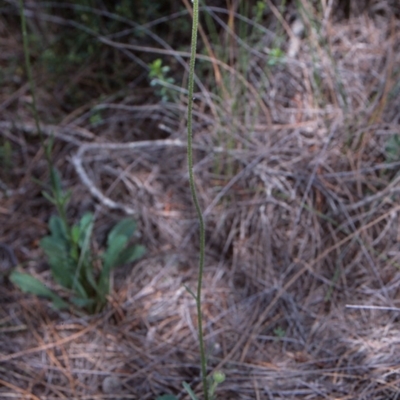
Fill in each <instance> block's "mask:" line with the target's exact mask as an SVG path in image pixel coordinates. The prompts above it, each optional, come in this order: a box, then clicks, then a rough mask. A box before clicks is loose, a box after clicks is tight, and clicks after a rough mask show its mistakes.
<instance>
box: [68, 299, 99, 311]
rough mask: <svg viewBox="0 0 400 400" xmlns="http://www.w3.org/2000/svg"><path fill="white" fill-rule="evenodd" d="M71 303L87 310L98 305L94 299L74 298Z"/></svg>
mask: <svg viewBox="0 0 400 400" xmlns="http://www.w3.org/2000/svg"><path fill="white" fill-rule="evenodd" d="M71 303H73V304H74V305H76V306H77V307H79V308H86V307H92V306H94V305H95V304H96V301H95V300H94V299H83V298H81V297H72V298H71Z"/></svg>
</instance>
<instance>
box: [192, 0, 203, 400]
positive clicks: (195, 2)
mask: <svg viewBox="0 0 400 400" xmlns="http://www.w3.org/2000/svg"><path fill="white" fill-rule="evenodd" d="M198 24H199V0H193V22H192V40H191V52H190V62H189V84H188V92H189V94H188V96H189V98H188V110H187V159H188V170H189V184H190V191H191V194H192V198H193V203H194V205H195V208H196V212H197V217H198V220H199V225H200V251H199V271H198V281H197V294H196V297H195V300H196V307H197V324H198V331H199V347H200V360H201V375H202V382H203V393H204V399H205V400H208V385H207V360H206V354H205V350H204V338H203V317H202V311H201V288H202V284H203V271H204V253H205V224H204V218H203V214H202V211H201V208H200V204H199V199H198V197H197V192H196V186H195V183H194V173H193V149H192V140H193V93H194V70H195V62H196V50H197V30H198Z"/></svg>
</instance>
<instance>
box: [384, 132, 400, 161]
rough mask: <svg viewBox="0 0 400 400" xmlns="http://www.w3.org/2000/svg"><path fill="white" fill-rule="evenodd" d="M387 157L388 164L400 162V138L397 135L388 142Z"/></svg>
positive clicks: (386, 147)
mask: <svg viewBox="0 0 400 400" xmlns="http://www.w3.org/2000/svg"><path fill="white" fill-rule="evenodd" d="M385 155H386V161H387V162H394V161H399V159H400V136H399V135H397V134H395V135H393V136H391V137H390V139H389V140H388V141H387V142H386V146H385Z"/></svg>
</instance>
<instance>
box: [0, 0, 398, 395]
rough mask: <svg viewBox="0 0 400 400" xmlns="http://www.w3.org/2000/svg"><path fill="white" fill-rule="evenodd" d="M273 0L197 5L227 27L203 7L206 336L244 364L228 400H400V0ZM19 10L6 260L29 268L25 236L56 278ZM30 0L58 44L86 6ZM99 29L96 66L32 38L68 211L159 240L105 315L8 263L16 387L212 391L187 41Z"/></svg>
mask: <svg viewBox="0 0 400 400" xmlns="http://www.w3.org/2000/svg"><path fill="white" fill-rule="evenodd" d="M239 3H240V4H241V2H238V4H239ZM267 3H268V7H269V8H268V9H265V10H261V11H262V13H263V14H262V15H261V16H260V18H259V19H257V18H256V17H255V16H254V15H253V19H252V20H244V19H243V18H240V15H243V12H244V11H246V10H245V7H244V8H240V7H238V8H236V9H235V5H234V4H231V3H230V2H228V6H226V7H225V9H221V8H216V7H214V8H212V7H211V8H206V9H203V10H202V13H204V15H205V13H208V15H209V16H211V21H214V22H213V23H214V24H215V26H216V27H217V29H215V32H214V33H212V32H213V31H212V29H210V25H207V24H209V23H210V21H207V20H204V21H202V24H203V27H204V28H206V27H207V30H206V31H205V32H206V33H205V34H204V36H203V34H200V39H201V43H199V46H200V49H201V56H200V57H199V59H198V63H197V73H198V81H197V86H196V96H195V108H194V117H195V123H194V143H195V175H196V185H197V188H198V191H199V196H200V203H201V207H202V210H203V212H204V216H205V221H206V230H207V234H206V242H207V245H206V268H205V274H204V283H203V296H204V298H203V313H204V333H205V341H206V348H207V354H208V363H209V371H210V372H211V371H213V370H217V369H218V370H222V371H223V372H224V373H225V374H226V377H227V379H226V381H225V382H224V383H223V384H221V385H220V386H219V387H218V391H217V398H219V399H241V400H242V399H243V400H244V399H257V400H258V399H283V398H285V399H292V398H293V399H322V398H325V399H374V400H375V399H397V398H399V396H400V389H399V387H400V384H399V382H400V370H399V354H400V339H399V337H400V336H399V319H398V316H399V311H400V310H399V306H400V302H399V295H400V293H399V288H400V270H399V266H400V252H399V238H400V225H399V222H400V221H399V216H400V214H399V212H400V205H399V204H400V203H399V194H398V192H399V187H400V186H399V175H398V169H399V166H400V125H399V119H400V98H399V91H400V68H399V65H400V20H399V18H398V15H397V14H396V12H397V13H398V10H397V9H396V4H395V3H393V2H390V1H384V0H381V1H370V2H369V6H368V8H366V9H364V8H363V9H362V10H358V8H357V7H355V6H354V4H353V8H354V9H352V10H350V11H348V12H349V15H344V14H343V15H340V13H338V14H335V13H334V12H333V9H332V4H333V3H331V2H325V1H322V0H321V1H320V2H314V3H315V4H314V3H313V4H314V5H313V7H312V6H311V5H310V3H311V2H307V1H305V0H302V1H300V2H299V3H301V6H299V7H298V8H296V7H295V5H293V4H291V3H290V4H289V5H288V6H287V9H283V8H282V7H278V6H277V7H275V6H274V5H273V3H272V2H271V3H270V2H267ZM15 4H16V3H15V2H12V1H10V2H9V3H7V6H5V7H4V9H2V11H1V12H2V14H1V18H0V32H1V35H0V48H1V49H2V52H1V54H0V62H1V68H2V75H1V79H2V85H1V87H0V110H1V113H0V140H1V142H0V145H1V147H0V162H1V167H0V184H1V188H0V189H1V193H0V242H1V243H2V244H4V245H6V247H5V246H2V248H1V250H3V251H2V253H4V255H3V260H2V261H1V260H0V262H1V263H2V264H1V269H0V272H2V274H3V275H7V274H9V272H10V271H11V269H12V268H14V267H15V265H13V264H15V262H13V260H12V259H10V254H9V250H11V251H12V252H13V254H15V257H16V259H17V261H18V266H17V267H16V268H17V269H18V270H19V271H22V270H24V271H25V272H29V273H30V274H32V275H33V276H35V277H37V278H38V279H40V280H41V281H42V282H44V283H45V284H46V285H47V286H48V287H50V288H52V289H54V290H55V291H59V290H60V288H58V287H57V285H56V284H55V283H54V281H53V279H52V277H51V274H50V271H49V267H48V264H47V261H46V257H45V255H44V253H43V251H42V250H41V247H40V239H41V238H42V237H43V236H45V235H46V234H47V233H48V221H49V218H50V216H51V215H54V214H55V213H56V211H55V208H54V206H53V205H52V204H50V203H49V201H48V200H47V199H46V198H44V197H43V195H42V191H43V190H48V182H49V174H48V167H47V164H46V160H45V157H44V152H43V148H42V147H41V144H40V140H39V137H38V134H37V130H36V128H35V124H34V120H33V117H32V112H31V108H32V107H31V105H32V96H31V93H30V89H29V84H28V83H27V77H26V73H25V72H24V64H23V51H22V37H21V34H20V30H19V19H18V18H17V15H18V13H17V9H16V8H15ZM35 4H36V5H37V4H39V3H35V2H32V4H29V5H28V6H29V8H28V9H27V17H28V28H29V29H30V32H32V31H33V32H36V33H35V34H36V35H38V37H42V38H50V39H51V40H53V39H54V37H58V36H57V35H58V34H59V32H58V31H57V30H56V28H54V26H55V25H56V24H57V23H59V24H60V26H63V25H62V24H63V23H64V22H63V21H67V20H68V18H69V19H71V20H72V17H71V15H68V16H66V17H65V18H66V19H65V20H62V21H61V22H62V23H61V22H60V20H56V19H55V18H52V19H51V18H47V17H46V16H49V15H50V16H51V14H46V10H45V9H44V8H43V9H42V8H40V7H39V8H37V7H36V6H35ZM182 4H186V2H182ZM186 5H189V2H187V4H186ZM13 7H14V8H13ZM221 7H222V6H221ZM224 10H225V11H224ZM226 10H228V11H229V13H228V17H227V13H226ZM175 11H178V10H174V12H175ZM248 11H249V10H248ZM361 11H362V12H361ZM249 12H250V11H249ZM235 13H236V14H235ZM241 13H242V14H241ZM54 15H55V14H54ZM54 15H53V17H54ZM229 16H230V17H229ZM346 17H348V18H346ZM46 18H47V19H46ZM174 18H175V19H174ZM168 19H169V20H170V21H176V24H177V25H178V23H179V24H181V25H179V26H181V27H184V26H185V25H184V24H185V23H187V19H188V15H187V13H185V12H184V9H183V11H182V13H181V14H179V15H178V16H176V15H175V14H172V10H171V14H169V15H168ZM82 20H83V21H88V19H87V18H86V19H84V18H83V19H82ZM57 21H58V22H57ZM89 21H91V22H93V21H92V20H91V19H89ZM46 24H47V25H46ZM52 24H54V25H52ZM49 26H50V27H51V29H50V28H49ZM57 26H58V25H57ZM141 26H142V27H145V28H146V29H152V28H154V27H155V26H156V24H154V25H152V24H151V23H149V22H147V23H146V24H145V23H142V25H141ZM75 28H76V27H75ZM75 28H74V29H75ZM46 29H48V30H49V32H50V33H48V34H47V33H46V34H44V33H43V32H46ZM57 29H58V28H57ZM76 29H77V32H80V31H79V27H78V28H76ZM154 29H155V28H154ZM182 29H183V28H182ZM233 31H234V32H236V33H235V34H233V33H232V32H233ZM73 32H75V31H73ZM121 32H122V28H121ZM157 32H158V31H157ZM207 32H208V33H207ZM210 32H211V33H210ZM40 35H42V36H40ZM46 35H47V36H46ZM53 35H54V37H53ZM96 35H97V36H96ZM96 35H95V38H96V41H94V42H93V43H94V44H93V49H94V50H93V49H92V50H90V49H88V48H87V47H85V49H84V50H85V52H87V54H88V59H87V60H85V59H84V58H79V57H82V54H81V53H78V52H77V53H75V55H74V57H78V63H77V64H78V65H79V67H78V68H77V67H76V65H75V64H73V63H72V64H68V63H67V61H65V60H63V61H60V58H59V57H60V56H59V53H57V51H58V50H59V49H58V47H56V48H55V50H54V48H53V47H51V46H49V47H47V52H45V51H43V49H42V48H41V47H40V45H37V44H35V43H36V42H34V44H33V45H32V48H31V51H32V63H33V73H34V81H35V86H36V97H37V103H38V109H39V114H40V120H41V126H42V130H43V133H44V136H45V138H46V141H47V140H48V138H49V137H51V136H53V137H54V147H53V150H52V155H51V156H52V160H53V162H54V165H55V166H56V167H57V168H58V169H59V170H60V172H61V176H62V182H63V186H64V188H65V189H70V190H71V191H72V196H71V202H70V205H69V207H68V218H69V219H70V220H71V221H77V220H78V219H79V218H80V217H81V216H82V214H83V213H84V212H85V211H88V210H89V211H93V212H95V215H96V223H95V229H94V241H93V245H92V246H93V249H94V251H97V252H101V250H102V249H103V248H104V245H105V237H106V234H107V232H108V231H109V230H110V229H111V227H112V226H113V225H114V224H115V223H116V222H118V221H119V220H120V219H121V218H123V217H124V216H126V215H131V216H132V218H134V219H135V220H136V221H137V223H138V229H137V231H138V232H139V234H138V235H136V236H135V238H134V241H135V243H140V244H142V245H144V246H145V247H146V250H147V251H146V255H145V256H144V257H143V258H141V259H140V260H139V261H137V262H135V263H132V264H129V265H125V266H123V267H121V268H118V269H116V270H115V271H114V272H113V275H112V286H113V291H112V294H111V295H110V297H109V301H108V304H107V306H106V308H105V309H104V310H103V311H102V312H100V313H99V314H96V315H86V314H82V313H79V312H77V311H76V310H74V309H72V308H71V309H70V310H63V311H60V310H56V309H54V308H52V306H51V303H50V302H49V301H48V300H46V299H43V298H38V297H35V296H33V295H30V294H26V293H22V292H21V291H20V290H19V289H18V288H16V287H15V286H14V285H13V284H12V283H11V282H10V281H9V279H8V278H7V276H5V277H4V279H2V281H1V282H0V285H1V290H0V305H1V307H0V398H4V399H12V398H21V399H22V398H23V399H56V398H57V399H58V398H68V399H72V398H73V399H107V398H109V399H111V398H112V399H117V398H119V399H155V398H156V397H157V396H159V395H162V394H166V393H173V394H175V395H178V396H179V398H181V399H186V398H188V397H187V395H185V393H184V391H183V389H182V381H186V382H189V383H190V384H191V385H192V388H194V390H195V392H196V393H198V394H199V395H200V394H201V386H200V377H199V376H200V364H199V351H198V340H197V330H196V321H197V320H196V309H195V303H194V300H193V298H192V297H191V295H190V294H189V293H188V291H187V290H186V289H185V287H186V286H187V287H189V288H192V289H193V290H194V288H195V287H196V284H197V263H198V223H197V220H196V215H195V212H194V208H193V205H192V201H191V197H190V192H189V186H188V176H187V171H186V144H185V143H186V142H185V140H186V104H187V101H186V100H187V99H186V97H185V95H186V89H185V88H186V83H187V76H186V73H185V71H186V70H185V66H186V63H187V55H188V53H187V52H188V48H187V47H185V48H184V49H182V48H179V49H178V48H177V47H176V48H174V47H172V48H171V47H170V46H169V44H168V43H169V42H168V41H167V40H166V38H167V36H165V37H159V39H162V40H158V39H157V41H156V40H154V41H152V40H153V39H154V35H155V34H154V33H153V36H151V35H150V34H149V33H148V31H145V33H144V34H143V35H142V36H139V39H140V40H139V39H137V37H134V38H133V39H132V40H125V39H126V38H125V37H124V36H123V34H122V33H121V35H120V36H118V35H115V36H113V37H108V36H107V37H106V36H101V34H100V33H98V32H97V33H96ZM173 35H174V34H171V36H168V38H171V37H172V38H173V40H174V41H175V40H176V36H173ZM175 35H176V33H175ZM213 35H214V36H213ZM34 37H35V35H34V34H32V36H31V37H30V39H31V40H32V39H33V38H34ZM79 37H80V36H77V37H75V38H74V40H75V41H78V38H79ZM50 39H49V41H51V40H50ZM164 39H165V40H164ZM171 40H172V39H171ZM57 43H59V42H57ZM95 43H97V44H98V43H102V46H104V47H99V48H97V47H95ZM67 44H70V42H68V41H66V42H65V43H63V46H65V45H67ZM186 45H187V44H184V43H182V46H186ZM35 46H36V47H35ZM60 46H61V45H60ZM49 49H50V50H51V51H50V50H49ZM96 49H97V50H96ZM56 50H57V51H56ZM100 50H101V51H100ZM91 51H93V52H94V53H93V54H92V53H90V52H91ZM96 51H98V53H99V54H98V56H97V54H96ZM89 53H90V54H89ZM69 54H70V55H71V53H69ZM85 54H86V53H85ZM89 55H90V57H89ZM57 57H58V58H57ZM71 57H72V56H71ZM158 57H160V59H162V64H161V65H164V66H165V65H166V66H169V67H170V69H169V70H167V69H164V70H163V72H160V71H161V70H158V73H159V75H158V76H157V71H155V69H156V64H157V63H156V64H153V67H152V68H153V69H152V68H151V67H150V66H149V65H150V64H151V62H152V61H154V60H155V59H157V58H158ZM110 59H112V60H113V61H112V62H113V64H112V65H110V62H109V60H110ZM143 60H144V61H143ZM63 63H65V65H64V64H63ZM71 65H72V66H71ZM73 65H75V67H74V66H73ZM60 68H61V69H60ZM64 68H65V69H64ZM151 70H153V71H155V75H154V74H153V76H151V74H150V71H151ZM154 76H157V77H158V79H159V81H163V82H161V83H164V86H163V85H161V84H160V82H159V81H157V82H153V84H151V81H152V79H154ZM168 78H173V80H172V79H171V80H168ZM168 85H169V86H168ZM4 249H5V250H4ZM60 293H62V292H60ZM378 307H384V309H382V308H378ZM185 396H186V397H185Z"/></svg>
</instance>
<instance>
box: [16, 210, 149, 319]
mask: <svg viewBox="0 0 400 400" xmlns="http://www.w3.org/2000/svg"><path fill="white" fill-rule="evenodd" d="M93 223H94V217H93V214H91V213H86V214H84V215H83V216H82V218H81V220H80V221H79V223H78V224H76V225H73V226H71V227H68V226H66V225H65V223H64V221H63V220H62V219H61V218H60V217H59V216H53V217H51V219H50V221H49V229H50V235H49V236H46V237H44V238H43V239H42V240H41V241H40V246H41V247H42V249H43V251H44V252H45V254H46V256H47V259H48V261H49V264H50V268H51V272H52V276H53V278H54V280H55V281H56V282H57V283H58V284H59V285H60V286H62V287H63V288H65V289H67V290H68V292H69V293H71V295H70V297H69V301H70V303H72V304H74V305H75V306H77V307H78V308H83V309H85V310H86V311H88V312H90V313H94V312H98V311H100V310H101V309H102V308H103V307H104V305H105V304H106V300H107V295H108V294H109V292H110V273H111V270H112V269H113V268H115V267H117V266H119V265H123V264H127V263H130V262H132V261H135V260H137V259H138V258H140V257H141V256H142V255H143V254H144V251H145V250H144V247H143V246H138V245H135V246H130V245H128V242H129V239H130V238H131V237H132V235H133V233H134V232H135V229H136V224H135V222H134V221H133V220H131V219H130V218H126V219H123V220H122V221H120V222H119V223H118V224H117V225H115V226H114V228H113V229H112V230H111V231H110V233H109V234H108V239H107V249H106V251H105V252H104V253H103V254H102V255H101V257H100V259H99V260H97V259H96V257H95V255H94V254H93V253H92V252H91V251H90V241H91V236H92V232H93ZM96 261H101V262H100V264H101V269H100V271H96V268H95V265H96V264H99V263H98V262H97V263H96ZM10 279H11V281H12V282H13V283H14V284H15V285H16V286H18V287H19V288H20V289H21V290H23V291H24V292H27V293H31V294H35V295H38V296H43V297H46V298H48V299H50V300H52V301H53V305H54V306H55V307H56V308H65V307H67V303H66V302H64V301H63V300H61V298H60V297H59V296H57V295H56V294H55V293H53V292H52V291H51V290H50V289H48V288H47V287H46V286H44V285H43V283H41V282H40V281H38V280H37V279H36V278H33V277H32V276H30V275H28V274H23V273H20V272H18V271H14V272H13V273H12V274H11V277H10Z"/></svg>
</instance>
